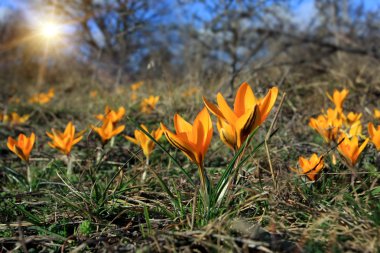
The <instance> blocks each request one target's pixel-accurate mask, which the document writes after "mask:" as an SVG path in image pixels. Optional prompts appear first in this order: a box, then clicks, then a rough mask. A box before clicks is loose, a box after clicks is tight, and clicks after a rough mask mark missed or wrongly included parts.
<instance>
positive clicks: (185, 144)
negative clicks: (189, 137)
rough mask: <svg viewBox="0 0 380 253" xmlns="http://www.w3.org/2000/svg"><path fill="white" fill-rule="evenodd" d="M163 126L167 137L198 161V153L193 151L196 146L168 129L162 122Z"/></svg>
mask: <svg viewBox="0 0 380 253" xmlns="http://www.w3.org/2000/svg"><path fill="white" fill-rule="evenodd" d="M161 128H162V130H163V131H164V134H165V136H166V139H167V140H168V141H169V142H170V144H171V145H173V146H175V147H177V148H178V149H180V150H181V151H182V152H183V153H184V154H185V155H186V156H187V157H188V158H189V159H190V160H191V161H193V162H197V159H196V153H194V152H193V151H192V150H194V148H193V147H192V145H191V144H190V143H188V142H186V141H184V140H183V139H181V138H179V137H178V136H176V135H175V134H174V133H172V132H171V131H170V130H169V129H167V128H166V126H165V125H164V124H162V123H161Z"/></svg>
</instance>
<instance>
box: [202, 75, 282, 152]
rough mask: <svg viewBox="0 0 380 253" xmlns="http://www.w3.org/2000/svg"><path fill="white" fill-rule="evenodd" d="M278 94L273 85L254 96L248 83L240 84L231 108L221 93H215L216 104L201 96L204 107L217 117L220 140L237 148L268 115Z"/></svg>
mask: <svg viewBox="0 0 380 253" xmlns="http://www.w3.org/2000/svg"><path fill="white" fill-rule="evenodd" d="M277 95H278V88H277V87H273V88H272V89H270V90H269V91H268V93H267V95H266V96H265V97H264V98H260V99H258V98H256V97H255V95H254V93H253V91H252V89H251V87H250V86H249V85H248V83H246V82H244V83H243V84H242V85H240V87H239V89H238V91H237V93H236V97H235V102H234V109H233V110H232V109H231V108H230V106H229V105H228V104H227V102H226V100H225V98H224V97H223V95H222V94H221V93H218V94H217V97H216V99H217V104H218V105H215V104H213V103H211V102H209V101H208V100H207V99H206V98H205V97H203V102H204V103H205V105H206V107H207V108H208V109H209V110H210V111H211V112H212V113H213V114H214V115H216V116H217V117H218V123H217V126H218V130H219V134H220V137H221V139H222V141H223V142H224V143H225V144H226V145H227V146H229V147H230V148H232V149H233V150H237V149H239V148H240V147H241V145H242V144H243V143H244V141H245V140H246V139H247V137H248V136H249V135H250V134H251V133H252V132H253V130H255V129H256V128H257V127H259V126H260V125H261V124H262V123H263V122H264V121H265V119H266V118H267V117H268V115H269V113H270V111H271V110H272V108H273V106H274V103H275V102H276V98H277Z"/></svg>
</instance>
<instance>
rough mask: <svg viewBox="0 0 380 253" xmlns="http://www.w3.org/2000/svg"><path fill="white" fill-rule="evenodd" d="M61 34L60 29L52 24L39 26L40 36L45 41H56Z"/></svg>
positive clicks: (55, 24) (57, 25) (47, 23)
mask: <svg viewBox="0 0 380 253" xmlns="http://www.w3.org/2000/svg"><path fill="white" fill-rule="evenodd" d="M61 32H62V27H61V26H60V25H59V24H57V23H54V22H46V23H43V24H41V25H40V33H41V36H42V37H44V38H45V39H48V40H51V39H56V38H58V37H59V35H60V34H61Z"/></svg>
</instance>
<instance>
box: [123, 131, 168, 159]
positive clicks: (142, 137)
mask: <svg viewBox="0 0 380 253" xmlns="http://www.w3.org/2000/svg"><path fill="white" fill-rule="evenodd" d="M141 128H143V129H144V130H145V131H147V132H149V131H148V128H147V127H146V126H144V125H141ZM162 134H163V131H162V129H161V128H158V129H156V130H153V131H152V132H150V135H151V136H152V137H153V138H154V139H155V140H156V141H158V140H159V139H160V138H161V136H162ZM124 137H125V138H126V139H127V140H128V141H130V142H133V143H134V144H136V145H139V146H140V147H141V148H142V150H143V152H144V155H145V157H147V158H149V156H150V154H151V153H152V151H153V149H154V146H155V143H154V141H152V140H151V139H150V138H149V137H148V136H147V135H146V134H145V133H144V132H143V131H141V130H135V138H133V137H130V136H124Z"/></svg>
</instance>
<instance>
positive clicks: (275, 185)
mask: <svg viewBox="0 0 380 253" xmlns="http://www.w3.org/2000/svg"><path fill="white" fill-rule="evenodd" d="M285 96H286V92H284V94H283V95H282V98H281V101H280V105H279V106H278V109H277V111H276V114H275V115H274V118H273V121H272V123H271V125H270V127H269V130H268V131H267V134H266V136H265V141H264V145H265V152H266V153H267V157H268V163H269V168H270V173H271V175H272V180H273V186H274V189H275V190H276V191H277V181H276V177H275V174H274V170H273V166H272V162H271V159H270V153H269V148H268V140H269V139H270V137H271V132H272V129H273V127H274V124H275V123H276V121H277V118H278V115H279V113H280V110H281V107H282V104H283V103H284V100H285Z"/></svg>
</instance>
